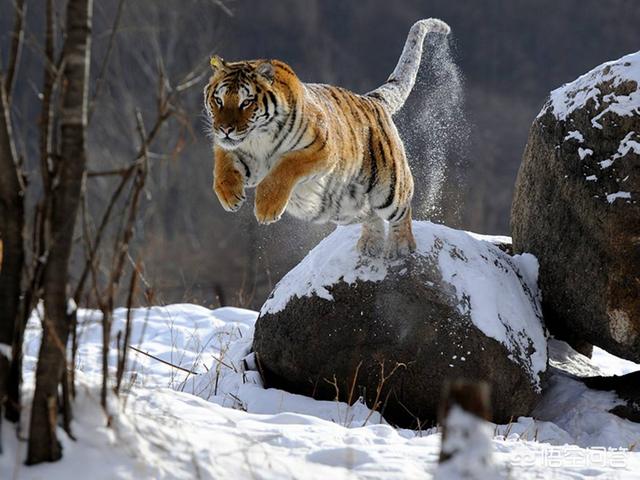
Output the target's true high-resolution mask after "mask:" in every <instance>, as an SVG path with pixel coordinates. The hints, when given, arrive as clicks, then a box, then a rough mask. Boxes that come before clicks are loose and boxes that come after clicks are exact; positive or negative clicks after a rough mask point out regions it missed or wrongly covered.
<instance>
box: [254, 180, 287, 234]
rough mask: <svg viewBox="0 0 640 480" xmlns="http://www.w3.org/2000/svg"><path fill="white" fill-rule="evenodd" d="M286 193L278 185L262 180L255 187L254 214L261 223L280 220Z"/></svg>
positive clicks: (265, 223)
mask: <svg viewBox="0 0 640 480" xmlns="http://www.w3.org/2000/svg"><path fill="white" fill-rule="evenodd" d="M288 200H289V196H288V194H287V193H286V192H285V191H284V189H282V188H280V186H279V185H276V184H273V183H272V182H270V181H268V180H263V181H262V183H260V184H259V185H258V187H257V188H256V204H255V208H254V214H255V216H256V220H258V222H259V223H262V224H263V225H268V224H269V223H274V222H277V221H278V220H280V218H281V217H282V214H283V213H284V211H285V209H286V208H287V201H288Z"/></svg>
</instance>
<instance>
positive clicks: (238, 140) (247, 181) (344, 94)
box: [204, 18, 450, 258]
mask: <svg viewBox="0 0 640 480" xmlns="http://www.w3.org/2000/svg"><path fill="white" fill-rule="evenodd" d="M449 31H450V28H449V26H448V25H447V24H446V23H444V22H443V21H441V20H437V19H433V18H430V19H428V20H420V21H418V22H416V23H415V24H414V25H413V26H412V27H411V30H410V31H409V35H408V37H407V40H406V42H405V45H404V49H403V51H402V54H401V56H400V59H399V61H398V64H397V66H396V68H395V70H394V71H393V73H392V74H391V76H390V77H389V79H388V80H387V82H386V83H384V84H383V85H382V86H380V87H379V88H377V89H375V90H373V91H372V92H369V93H367V94H365V95H358V94H356V93H352V92H350V91H348V90H345V89H343V88H340V87H335V86H332V85H322V84H313V83H303V82H301V81H300V80H299V79H298V77H297V76H296V74H295V73H294V72H293V70H292V69H291V67H289V66H288V65H287V64H286V63H284V62H281V61H279V60H250V61H240V62H225V61H223V60H222V59H221V58H220V57H213V58H212V59H211V66H212V68H213V75H212V76H211V78H210V80H209V83H208V84H207V86H206V87H205V89H204V104H205V108H206V111H207V114H208V117H209V119H210V122H211V133H212V137H213V139H214V182H213V188H214V191H215V193H216V195H217V196H218V199H219V200H220V203H221V204H222V206H223V207H224V209H225V210H227V211H231V212H235V211H237V210H238V209H239V208H240V207H241V206H242V204H243V203H244V201H245V198H246V197H245V189H246V188H247V187H256V195H255V208H254V213H255V216H256V219H257V220H258V221H259V222H260V223H263V224H268V223H272V222H276V221H278V220H279V219H280V217H281V216H282V214H283V213H284V212H285V210H286V211H287V212H289V213H290V214H291V215H293V216H295V217H298V218H301V219H305V220H309V221H312V222H334V223H337V224H348V223H358V222H362V224H363V225H362V234H361V237H360V239H359V241H358V249H359V251H360V252H361V253H363V254H366V255H369V256H380V255H381V254H382V253H383V251H384V253H385V254H386V256H387V257H389V258H397V257H399V256H402V255H407V254H409V253H410V252H412V251H413V250H415V246H416V243H415V239H414V237H413V232H412V229H411V199H412V197H413V177H412V175H411V171H410V169H409V165H408V163H407V159H406V155H405V150H404V145H403V143H402V140H401V139H400V136H399V135H398V131H397V129H396V127H395V125H394V123H393V120H392V117H391V116H392V114H394V113H395V112H397V111H398V110H399V109H400V108H401V107H402V105H403V104H404V102H405V101H406V99H407V97H408V96H409V93H410V92H411V89H412V88H413V86H414V84H415V81H416V75H417V73H418V67H419V65H420V58H421V56H422V44H423V41H424V38H425V36H426V35H427V33H429V32H435V33H440V34H444V35H446V34H448V33H449ZM384 220H387V221H388V222H389V233H388V235H387V239H386V244H385V227H384Z"/></svg>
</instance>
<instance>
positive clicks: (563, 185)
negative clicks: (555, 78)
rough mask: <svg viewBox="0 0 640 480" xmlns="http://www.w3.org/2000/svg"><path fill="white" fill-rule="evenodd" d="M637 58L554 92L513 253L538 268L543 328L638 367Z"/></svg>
mask: <svg viewBox="0 0 640 480" xmlns="http://www.w3.org/2000/svg"><path fill="white" fill-rule="evenodd" d="M639 83H640V53H635V54H631V55H628V56H626V57H623V58H622V59H620V60H617V61H615V62H608V63H606V64H604V65H601V66H599V67H597V68H596V69H594V70H593V71H591V72H589V73H587V74H586V75H583V76H582V77H580V78H578V79H577V80H576V81H574V82H572V83H569V84H567V85H564V86H563V87H561V88H559V89H557V90H555V91H553V92H552V93H551V96H550V98H549V101H548V102H547V104H546V105H545V107H544V108H543V110H542V112H541V113H540V115H539V116H538V118H537V119H536V120H535V121H534V123H533V125H532V127H531V131H530V134H529V140H528V144H527V147H526V150H525V153H524V157H523V161H522V165H521V167H520V172H519V174H518V180H517V184H516V190H515V195H514V201H513V207H512V216H511V226H512V237H513V246H514V250H515V251H516V252H531V253H533V254H534V255H535V256H536V257H537V258H538V261H539V263H540V288H541V291H542V300H543V312H544V318H545V323H546V325H547V327H548V328H549V330H550V331H551V333H553V334H555V335H556V336H558V337H559V338H562V339H565V340H566V341H567V342H569V343H570V344H572V345H573V346H574V347H577V348H580V345H588V344H589V343H590V344H594V345H598V346H600V347H602V348H604V349H605V350H607V351H609V352H611V353H614V354H616V355H618V356H621V357H624V358H627V359H629V360H633V361H640V336H639V335H640V204H639V203H638V199H639V198H640V91H639V89H638V86H639Z"/></svg>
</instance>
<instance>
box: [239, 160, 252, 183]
mask: <svg viewBox="0 0 640 480" xmlns="http://www.w3.org/2000/svg"><path fill="white" fill-rule="evenodd" d="M236 158H237V159H238V161H239V162H240V163H241V164H242V166H243V167H244V176H245V179H247V180H249V179H250V178H251V170H249V165H247V162H245V161H244V160H243V158H242V157H241V156H240V155H236Z"/></svg>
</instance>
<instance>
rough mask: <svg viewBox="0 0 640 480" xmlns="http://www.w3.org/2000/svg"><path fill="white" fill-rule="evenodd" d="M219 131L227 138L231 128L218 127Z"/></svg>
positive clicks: (231, 130)
mask: <svg viewBox="0 0 640 480" xmlns="http://www.w3.org/2000/svg"><path fill="white" fill-rule="evenodd" d="M220 131H221V132H222V133H224V134H225V135H226V136H227V137H228V136H229V134H230V133H231V132H233V126H231V125H229V126H227V127H220Z"/></svg>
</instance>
